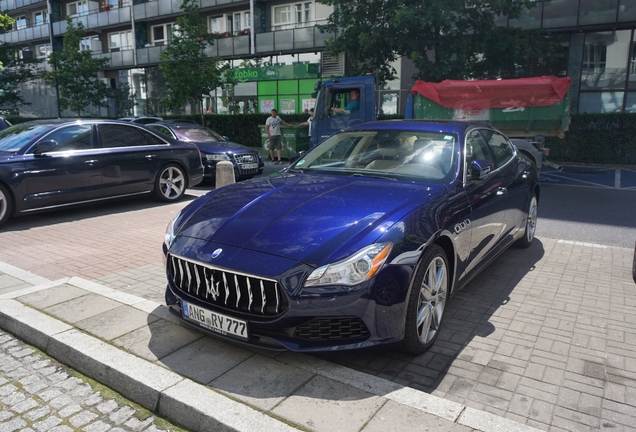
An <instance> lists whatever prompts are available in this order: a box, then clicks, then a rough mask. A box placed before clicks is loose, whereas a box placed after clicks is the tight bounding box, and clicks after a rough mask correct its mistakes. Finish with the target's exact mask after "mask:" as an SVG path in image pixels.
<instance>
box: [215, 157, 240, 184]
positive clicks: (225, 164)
mask: <svg viewBox="0 0 636 432" xmlns="http://www.w3.org/2000/svg"><path fill="white" fill-rule="evenodd" d="M235 181H236V180H235V179H234V165H232V162H230V161H221V162H217V163H216V187H217V188H220V187H223V186H227V185H229V184H232V183H234V182H235Z"/></svg>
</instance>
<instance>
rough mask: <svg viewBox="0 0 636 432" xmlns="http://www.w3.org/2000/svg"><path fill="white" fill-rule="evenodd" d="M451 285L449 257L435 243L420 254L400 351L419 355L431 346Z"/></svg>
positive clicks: (436, 334)
mask: <svg viewBox="0 0 636 432" xmlns="http://www.w3.org/2000/svg"><path fill="white" fill-rule="evenodd" d="M450 287H451V283H450V274H449V266H448V258H447V257H446V253H445V252H444V249H442V248H441V247H440V246H438V245H436V244H434V245H432V246H431V247H430V248H429V249H428V250H427V251H426V253H425V254H424V256H423V257H422V260H421V261H420V264H419V266H418V268H417V273H416V274H415V278H414V282H413V287H412V288H411V294H410V295H409V303H408V306H407V312H406V322H405V328H404V340H403V341H402V346H401V349H402V351H404V352H407V353H409V354H413V355H420V354H422V353H424V352H426V351H427V350H428V349H429V348H430V347H431V346H432V345H433V343H434V342H435V340H436V339H437V336H439V332H440V330H441V327H442V319H443V317H444V310H445V309H446V300H447V298H448V293H449V292H450Z"/></svg>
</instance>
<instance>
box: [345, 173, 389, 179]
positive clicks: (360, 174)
mask: <svg viewBox="0 0 636 432" xmlns="http://www.w3.org/2000/svg"><path fill="white" fill-rule="evenodd" d="M351 176H352V177H369V178H379V179H385V180H394V181H397V179H396V178H393V177H386V176H383V175H379V174H362V173H353V174H351Z"/></svg>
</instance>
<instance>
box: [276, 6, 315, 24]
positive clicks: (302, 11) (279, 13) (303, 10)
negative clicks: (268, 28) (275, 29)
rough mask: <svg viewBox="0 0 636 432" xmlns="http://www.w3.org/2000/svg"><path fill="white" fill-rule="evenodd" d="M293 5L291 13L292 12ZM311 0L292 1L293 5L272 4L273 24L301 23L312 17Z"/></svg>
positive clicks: (310, 19)
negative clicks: (306, 0)
mask: <svg viewBox="0 0 636 432" xmlns="http://www.w3.org/2000/svg"><path fill="white" fill-rule="evenodd" d="M292 7H293V14H292ZM313 8H314V3H313V2H303V3H294V4H293V5H291V4H289V5H283V6H274V7H273V8H272V9H273V15H274V25H285V24H303V23H308V22H311V21H312V19H313V15H314V14H313Z"/></svg>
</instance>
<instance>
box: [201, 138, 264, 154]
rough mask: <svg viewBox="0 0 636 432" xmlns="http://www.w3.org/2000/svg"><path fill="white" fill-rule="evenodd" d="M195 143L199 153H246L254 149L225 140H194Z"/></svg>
mask: <svg viewBox="0 0 636 432" xmlns="http://www.w3.org/2000/svg"><path fill="white" fill-rule="evenodd" d="M195 144H196V145H197V147H199V149H200V150H201V153H248V152H253V151H254V150H252V149H251V148H249V147H245V146H244V145H241V144H237V143H233V142H225V141H217V142H195Z"/></svg>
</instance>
